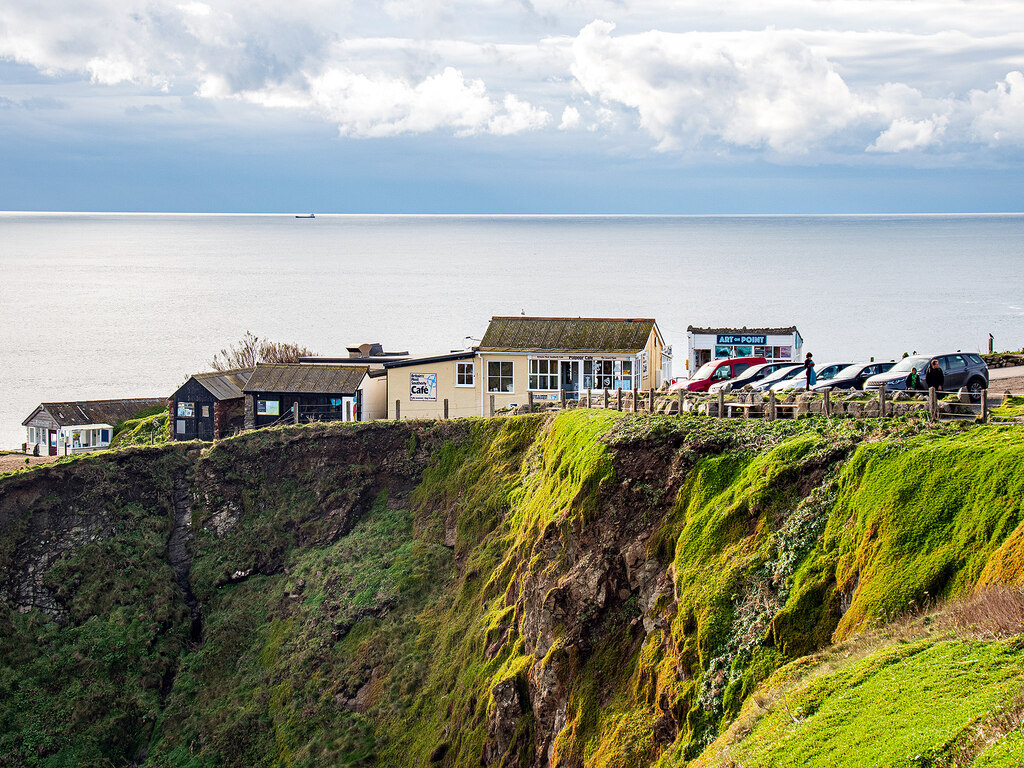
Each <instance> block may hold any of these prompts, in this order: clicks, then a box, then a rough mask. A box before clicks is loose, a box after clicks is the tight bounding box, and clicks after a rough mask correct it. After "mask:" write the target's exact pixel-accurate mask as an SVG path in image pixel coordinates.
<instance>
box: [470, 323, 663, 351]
mask: <svg viewBox="0 0 1024 768" xmlns="http://www.w3.org/2000/svg"><path fill="white" fill-rule="evenodd" d="M655 328H656V326H655V322H654V320H652V319H649V318H642V319H617V318H602V317H492V318H491V322H490V325H488V326H487V332H486V333H485V334H484V337H483V339H482V340H481V341H480V345H479V346H478V347H477V348H478V349H479V350H481V351H483V352H513V351H528V350H545V351H565V352H569V351H572V352H639V351H640V350H642V349H643V348H644V347H646V346H647V340H648V339H649V338H650V336H651V331H652V330H654V329H655Z"/></svg>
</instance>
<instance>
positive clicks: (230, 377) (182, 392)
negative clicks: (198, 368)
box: [170, 368, 253, 440]
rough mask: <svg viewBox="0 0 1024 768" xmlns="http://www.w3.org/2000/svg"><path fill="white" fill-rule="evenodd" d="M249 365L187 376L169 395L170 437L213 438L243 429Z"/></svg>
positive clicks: (178, 438) (183, 438)
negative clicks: (236, 368)
mask: <svg viewBox="0 0 1024 768" xmlns="http://www.w3.org/2000/svg"><path fill="white" fill-rule="evenodd" d="M252 372H253V369H252V368H240V369H238V370H233V371H211V372H209V373H197V374H195V375H193V376H190V377H189V379H188V381H186V382H185V383H184V384H182V385H181V386H180V387H179V388H178V390H177V391H176V392H175V393H174V394H173V395H171V399H170V417H171V437H172V438H174V439H175V440H216V439H219V438H222V437H228V436H229V435H232V434H234V433H235V432H238V431H239V430H241V429H242V427H243V426H244V423H245V403H244V398H245V394H244V393H243V391H242V389H243V388H244V387H245V385H246V383H247V382H248V381H249V377H250V376H252Z"/></svg>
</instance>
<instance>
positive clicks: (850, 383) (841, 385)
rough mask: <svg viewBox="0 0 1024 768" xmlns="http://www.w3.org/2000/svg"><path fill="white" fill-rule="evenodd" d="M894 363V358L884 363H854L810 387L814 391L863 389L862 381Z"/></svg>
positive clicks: (884, 370)
mask: <svg viewBox="0 0 1024 768" xmlns="http://www.w3.org/2000/svg"><path fill="white" fill-rule="evenodd" d="M894 365H896V361H895V360H889V361H888V362H885V363H854V364H853V365H848V366H846V367H845V368H843V370H841V371H839V373H837V374H836V375H835V376H833V377H832V378H831V379H828V380H826V381H821V380H820V379H819V380H818V383H817V384H815V385H814V386H813V387H811V390H813V391H814V392H821V391H823V390H826V389H830V390H837V389H864V382H865V381H867V380H868V379H869V378H871V377H872V376H877V375H878V374H880V373H885V372H886V371H888V370H889V369H890V368H892V367H893V366H894Z"/></svg>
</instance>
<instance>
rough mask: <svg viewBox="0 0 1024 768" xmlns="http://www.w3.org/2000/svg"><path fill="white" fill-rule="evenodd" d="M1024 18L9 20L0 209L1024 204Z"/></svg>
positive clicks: (21, 10)
mask: <svg viewBox="0 0 1024 768" xmlns="http://www.w3.org/2000/svg"><path fill="white" fill-rule="evenodd" d="M1022 72H1024V3H1022V2H1020V1H1019V0H1009V1H1007V2H1002V1H996V0H993V1H990V2H986V1H985V0H981V1H979V2H942V1H939V0H788V1H783V2H778V1H773V2H763V0H762V1H758V2H754V1H752V0H733V2H730V3H708V2H707V1H706V0H700V2H697V1H696V0H621V2H614V1H611V0H610V1H609V2H603V1H602V0H569V2H565V0H561V1H559V2H554V0H505V1H500V0H478V1H477V2H472V3H461V2H441V1H439V0H383V2H379V3H366V2H358V3H357V2H347V1H346V0H295V1H293V2H288V3H283V2H280V0H222V1H220V2H211V3H206V2H200V1H199V0H190V1H187V2H173V1H172V0H145V1H143V0H7V1H6V2H4V3H2V4H0V132H2V134H0V135H2V138H3V141H2V142H0V209H7V210H177V211H191V210H196V211H290V210H302V211H304V210H317V211H322V212H329V211H330V212H378V211H379V212H428V213H429V212H453V213H458V212H469V213H473V212H512V213H528V212H539V213H559V212H567V213H586V212H593V213H604V212H624V213H626V212H639V213H643V212H649V213H745V212H749V213H766V212H779V213H788V212H872V211H877V212H899V211H906V212H915V211H1020V210H1024V205H1022V202H1021V201H1022V195H1024V182H1022V181H1021V178H1022V174H1021V171H1022V167H1024V74H1022Z"/></svg>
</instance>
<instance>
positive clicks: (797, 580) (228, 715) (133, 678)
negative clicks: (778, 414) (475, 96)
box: [0, 411, 1024, 766]
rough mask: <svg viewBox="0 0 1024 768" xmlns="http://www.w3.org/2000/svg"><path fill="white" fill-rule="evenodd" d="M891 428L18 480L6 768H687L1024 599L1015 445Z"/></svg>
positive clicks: (643, 427)
mask: <svg viewBox="0 0 1024 768" xmlns="http://www.w3.org/2000/svg"><path fill="white" fill-rule="evenodd" d="M875 426H876V425H873V424H869V423H865V422H857V421H843V422H831V423H830V422H826V421H823V420H806V421H801V422H794V423H774V424H768V423H760V422H734V421H722V420H709V419H702V418H698V417H693V418H684V419H679V418H675V417H648V416H624V417H618V416H616V415H613V414H608V413H603V412H590V411H578V412H568V413H564V414H562V415H560V416H558V417H554V418H542V417H516V418H510V419H493V420H456V421H449V422H419V423H418V422H406V423H381V424H372V425H359V426H355V427H343V428H338V427H334V428H329V427H302V428H294V429H284V430H272V431H266V432H257V433H251V434H247V435H244V436H242V437H240V438H237V439H233V440H228V441H223V442H221V443H218V444H217V445H216V446H214V447H213V448H208V449H206V450H200V449H199V448H197V447H194V446H187V445H186V446H172V447H168V448H162V449H156V450H136V451H126V452H121V453H114V454H107V455H101V456H94V457H89V458H86V459H80V460H77V461H74V462H70V463H67V464H61V465H55V466H51V467H47V468H42V469H36V470H33V471H31V472H27V473H23V474H20V475H16V476H11V477H6V478H3V479H0V601H2V606H0V643H2V646H0V648H2V649H0V755H4V756H5V757H0V765H6V764H10V765H71V764H77V765H89V764H97V765H99V764H103V765H109V764H111V763H112V764H114V765H131V764H135V765H151V766H206V765H209V766H213V765H229V766H234V765H237V766H252V765H260V766H263V765H267V766H269V765H294V766H327V765H332V766H333V765H378V764H379V765H396V766H397V765H409V766H413V765H416V766H419V765H431V764H433V765H450V766H454V765H474V766H476V765H481V764H483V765H495V766H497V765H523V766H549V765H551V766H582V765H587V766H592V765H593V766H598V765H601V766H604V765H620V766H637V765H640V766H642V765H653V764H662V765H678V764H683V763H684V762H685V761H687V760H690V759H693V758H696V757H698V756H699V755H701V753H702V752H704V751H705V749H706V748H707V747H708V745H710V744H712V742H713V741H714V739H715V738H716V737H717V736H718V735H719V733H721V732H722V731H723V730H724V729H725V728H726V727H727V726H728V725H729V724H730V723H732V722H733V720H734V718H736V716H737V715H738V714H739V713H740V711H741V707H743V705H744V702H749V700H750V698H751V696H752V694H753V693H754V691H755V689H756V688H757V686H758V684H759V683H761V682H762V681H764V680H766V679H768V678H769V677H770V676H771V675H772V674H773V673H774V672H775V671H776V670H779V669H785V668H787V667H786V665H788V664H792V663H793V662H794V661H799V660H800V659H804V658H807V657H808V654H813V653H814V652H816V651H817V650H819V649H821V648H823V647H825V646H827V645H828V644H829V643H830V642H832V641H833V640H834V639H841V638H844V637H848V636H849V635H850V634H851V633H852V632H855V631H858V630H861V629H863V628H865V627H867V626H871V625H877V624H879V623H884V622H885V621H886V620H887V619H888V618H889V617H891V616H894V615H897V614H900V613H901V612H904V611H906V610H907V606H908V605H910V604H911V603H912V601H917V602H920V601H924V600H928V599H932V598H936V597H941V596H946V595H953V594H965V593H968V592H970V591H972V590H974V589H975V588H976V587H978V586H979V585H983V584H988V583H999V582H1008V583H1016V582H1017V581H1019V579H1020V574H1021V563H1022V562H1024V558H1022V555H1021V551H1020V546H1021V544H1022V542H1024V532H1022V529H1021V528H1020V527H1019V526H1020V523H1021V521H1022V518H1024V505H1022V497H1024V493H1022V489H1024V471H1022V470H1024V448H1022V447H1020V438H1021V436H1022V434H1024V433H1022V432H1021V431H1020V430H1019V429H1014V428H985V427H974V428H970V429H967V430H961V429H958V428H954V427H947V428H943V429H942V430H939V431H928V430H925V429H923V428H922V427H921V426H918V425H913V424H909V423H908V424H903V423H895V424H894V425H893V426H892V427H890V432H889V433H888V434H877V433H872V432H871V430H872V429H874V428H875ZM1011 666H1012V665H1011ZM1011 687H1012V686H1011ZM1000 690H1002V689H1000ZM1007 691H1010V688H1007ZM1010 695H1011V693H1009V692H1008V693H1006V696H1010ZM971 717H974V715H971ZM970 719H971V718H970V717H968V721H970ZM793 720H794V723H795V722H796V718H794V719H793ZM968 724H969V723H961V722H958V721H955V719H954V720H951V721H950V723H949V725H948V727H949V729H951V734H952V736H950V738H951V739H955V737H956V734H957V733H959V730H958V729H961V730H962V729H963V728H966V727H967V725H968ZM5 761H6V762H5ZM723 764H726V763H723Z"/></svg>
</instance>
